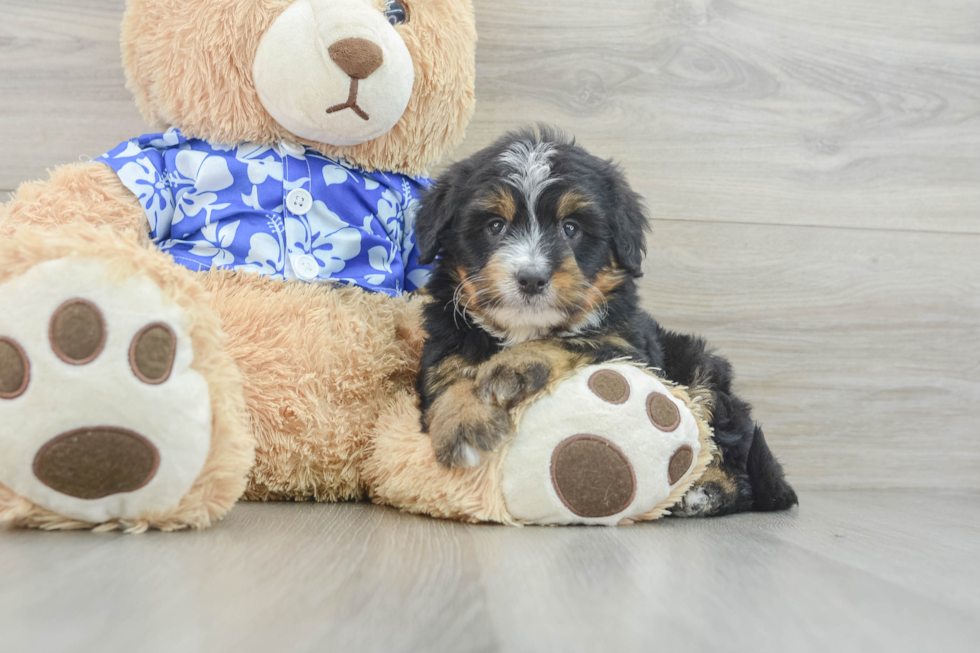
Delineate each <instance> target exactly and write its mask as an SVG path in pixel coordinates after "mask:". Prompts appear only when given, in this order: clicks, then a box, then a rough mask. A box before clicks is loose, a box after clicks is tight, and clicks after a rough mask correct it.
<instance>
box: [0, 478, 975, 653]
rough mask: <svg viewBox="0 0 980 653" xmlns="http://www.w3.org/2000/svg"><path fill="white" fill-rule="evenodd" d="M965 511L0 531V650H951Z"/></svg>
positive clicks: (239, 517)
mask: <svg viewBox="0 0 980 653" xmlns="http://www.w3.org/2000/svg"><path fill="white" fill-rule="evenodd" d="M978 496H980V495H977V494H971V495H964V494H959V495H957V494H942V493H937V492H931V493H927V494H923V495H921V497H920V500H917V501H909V497H908V495H907V493H896V492H890V493H868V492H854V493H820V492H804V493H803V494H802V497H801V499H802V508H801V509H800V510H799V511H793V512H790V513H786V514H781V515H740V516H736V517H732V518H723V519H718V520H669V521H663V522H660V523H655V524H644V525H637V526H633V527H628V528H621V529H605V528H525V529H513V528H507V527H494V526H482V527H481V526H465V525H461V524H456V523H450V522H440V521H436V520H432V519H428V518H424V517H416V516H409V515H403V514H400V513H397V512H396V511H394V510H390V509H385V508H380V507H374V506H367V505H363V504H348V505H310V504H305V505H304V504H268V505H265V504H242V505H239V506H237V507H236V508H235V509H234V510H233V511H232V513H231V514H230V516H229V518H228V519H227V520H226V521H225V522H224V523H222V524H220V525H219V526H217V527H216V528H213V529H211V530H209V531H205V532H202V533H184V534H161V533H149V534H146V535H143V536H121V535H91V534H87V533H76V534H54V533H38V532H19V531H0V572H2V575H3V578H4V582H3V583H2V584H0V633H2V635H0V637H2V641H3V644H4V651H5V653H20V652H21V651H25V652H26V651H39V650H42V651H49V650H52V651H53V650H57V651H65V652H87V651H97V650H98V651H115V650H129V649H131V648H133V647H134V646H137V645H138V647H139V649H140V650H146V651H150V652H155V651H173V650H181V651H187V653H195V652H196V651H215V650H219V651H225V650H236V651H242V652H248V651H268V650H276V651H290V652H291V651H311V652H312V651H324V650H357V651H419V650H432V651H454V652H468V651H568V650H619V651H650V650H685V651H692V652H699V651H717V650H719V647H723V648H724V649H725V650H726V651H732V652H739V651H786V650H792V651H827V650H834V651H879V650H889V651H895V652H896V653H901V652H904V651H923V650H944V651H951V652H958V651H967V650H972V649H973V645H974V643H975V641H976V638H977V637H978V636H980V625H978V624H980V620H978V619H977V617H978V612H980V608H978V605H977V603H976V601H975V600H972V599H970V600H964V597H965V596H967V592H969V591H972V590H973V587H975V585H974V584H973V583H972V582H971V580H972V579H974V578H975V577H976V574H977V566H978V563H977V562H976V558H975V556H974V555H972V549H973V548H974V547H975V542H976V534H977V533H976V527H975V526H972V525H973V524H976V523H977V520H978V518H980V508H978V506H980V503H978V502H977V500H976V499H977V497H978ZM912 523H921V524H922V525H923V527H924V531H925V532H924V533H922V534H919V535H918V536H912V537H909V535H910V530H911V529H910V527H909V525H910V524H912ZM968 525H970V526H968ZM837 535H841V536H843V537H836V536H837ZM923 546H925V547H928V549H929V550H930V551H932V552H933V553H934V554H935V555H936V556H938V557H947V558H949V562H950V564H949V565H938V564H929V563H928V561H927V560H926V557H927V556H928V555H929V554H928V552H923V551H920V547H923ZM968 549H969V550H971V551H970V552H968ZM917 561H925V562H926V564H923V565H921V566H919V567H916V568H914V569H911V568H910V567H911V566H912V564H913V563H915V562H917ZM956 569H958V570H959V573H954V571H955V570H956ZM923 588H926V589H923ZM968 598H969V597H968Z"/></svg>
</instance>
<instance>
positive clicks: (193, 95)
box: [122, 0, 476, 174]
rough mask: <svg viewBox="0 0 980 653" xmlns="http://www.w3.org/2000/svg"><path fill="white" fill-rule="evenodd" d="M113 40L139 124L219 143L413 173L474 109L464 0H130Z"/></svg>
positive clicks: (471, 31)
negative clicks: (314, 153) (305, 149)
mask: <svg viewBox="0 0 980 653" xmlns="http://www.w3.org/2000/svg"><path fill="white" fill-rule="evenodd" d="M122 50H123V64H124V67H125V69H126V76H127V79H128V85H129V88H130V90H131V91H132V92H133V94H134V95H135V96H136V102H137V105H138V106H139V109H140V111H141V112H142V114H143V116H144V118H145V119H146V120H147V122H149V123H150V124H151V125H153V126H155V127H165V126H175V127H178V128H179V129H180V130H181V131H182V132H183V133H184V134H185V135H186V136H188V137H191V138H200V139H204V140H208V141H212V142H216V143H224V144H233V145H234V144H240V143H245V142H252V143H258V144H265V145H272V144H275V143H278V142H280V141H281V140H284V139H286V140H294V141H299V142H302V143H304V144H305V145H307V146H309V147H311V148H313V149H315V150H318V151H320V152H321V153H323V154H325V155H327V156H332V157H338V158H344V159H346V160H348V161H350V162H351V163H353V164H355V165H357V166H360V167H363V168H365V169H368V170H379V169H380V170H391V171H396V172H403V173H407V174H420V173H422V172H424V171H425V170H426V169H427V168H428V167H429V166H430V165H432V164H433V163H435V162H436V161H437V160H438V159H439V158H440V157H441V156H442V155H443V154H444V153H445V152H446V151H448V150H449V149H451V148H452V147H453V146H455V145H456V144H457V143H458V142H459V141H460V140H461V139H462V137H463V133H464V131H465V128H466V125H467V123H468V122H469V119H470V117H471V115H472V113H473V106H474V78H475V68H476V64H475V50H476V28H475V21H474V16H473V7H472V3H471V0H388V1H385V0H128V5H127V9H126V16H125V19H124V21H123V29H122Z"/></svg>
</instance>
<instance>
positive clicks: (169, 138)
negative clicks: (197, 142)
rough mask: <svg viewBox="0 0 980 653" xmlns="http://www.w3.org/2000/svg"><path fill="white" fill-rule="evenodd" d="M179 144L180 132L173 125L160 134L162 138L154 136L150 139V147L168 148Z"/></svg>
mask: <svg viewBox="0 0 980 653" xmlns="http://www.w3.org/2000/svg"><path fill="white" fill-rule="evenodd" d="M179 144H180V132H179V131H177V129H176V128H174V127H171V128H170V129H168V130H167V131H165V132H164V133H162V134H160V138H154V139H153V140H151V141H150V147H152V148H156V149H158V150H166V149H168V148H171V147H175V146H177V145H179Z"/></svg>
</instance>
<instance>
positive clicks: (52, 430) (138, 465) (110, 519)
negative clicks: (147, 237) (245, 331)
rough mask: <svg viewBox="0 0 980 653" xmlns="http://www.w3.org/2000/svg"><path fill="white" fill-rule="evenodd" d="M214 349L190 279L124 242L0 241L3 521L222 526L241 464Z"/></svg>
mask: <svg viewBox="0 0 980 653" xmlns="http://www.w3.org/2000/svg"><path fill="white" fill-rule="evenodd" d="M9 208H10V207H9V206H8V209H9ZM14 210H15V211H22V215H26V214H29V213H30V211H26V210H22V209H21V208H20V207H17V206H15V207H14ZM38 211H39V212H43V211H42V210H41V209H38ZM9 215H10V213H9V212H8V216H9ZM34 219H35V220H36V221H38V222H44V221H45V220H44V215H35V218H34ZM223 338H224V336H223V331H222V326H221V323H220V321H219V320H218V318H217V317H216V316H215V315H214V314H213V312H212V311H211V310H210V307H209V305H208V296H207V293H206V291H205V290H204V288H203V287H202V285H201V283H200V281H199V280H198V277H196V276H195V275H194V273H191V272H190V271H189V270H186V269H183V268H179V267H178V266H176V265H175V264H174V263H173V261H172V260H171V259H170V257H168V256H167V255H165V254H163V253H161V252H158V251H156V250H153V249H148V248H146V247H144V246H143V245H142V244H141V243H140V242H139V239H138V238H137V237H135V232H127V231H126V230H125V229H123V230H114V229H106V228H105V225H93V224H90V223H88V222H87V221H85V220H67V221H66V222H65V224H62V225H59V226H55V225H53V224H46V225H45V226H44V227H43V228H25V229H19V230H16V231H13V232H12V233H11V234H10V235H5V236H4V237H3V238H0V520H3V521H12V522H14V523H15V524H17V525H22V526H33V527H40V528H91V527H94V526H99V527H100V528H124V529H127V530H130V531H141V530H145V529H146V528H149V527H156V528H161V529H165V530H172V529H178V528H185V527H199V528H200V527H205V526H207V525H209V524H211V523H212V522H213V521H215V520H216V519H218V518H220V517H221V516H222V515H223V514H224V513H225V512H227V510H228V509H229V508H230V507H231V506H232V505H233V504H234V502H235V501H236V500H237V498H238V497H239V496H240V495H241V493H242V491H243V490H244V486H245V478H246V476H247V473H248V469H249V468H250V466H251V462H252V457H253V453H252V452H253V443H252V437H251V433H250V431H249V429H248V427H247V418H246V413H245V409H244V398H243V395H242V389H241V380H240V376H239V373H238V370H237V368H236V366H235V363H234V360H233V359H231V357H230V356H229V355H228V354H227V353H226V352H225V350H224V342H223Z"/></svg>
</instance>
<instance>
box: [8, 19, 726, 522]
mask: <svg viewBox="0 0 980 653" xmlns="http://www.w3.org/2000/svg"><path fill="white" fill-rule="evenodd" d="M475 43H476V31H475V27H474V17H473V10H472V6H471V3H470V0H406V1H404V2H394V1H392V2H379V1H375V0H295V1H293V2H290V1H288V0H244V1H243V0H130V1H129V3H128V8H127V11H126V15H125V20H124V23H123V33H122V44H123V62H124V65H125V68H126V73H127V78H128V81H129V86H130V88H131V90H132V91H133V93H134V95H135V97H136V101H137V103H138V105H139V108H140V110H141V111H142V113H143V115H144V117H145V118H146V120H147V121H148V122H149V123H151V124H153V125H156V126H159V127H160V128H161V130H165V131H161V133H158V134H152V135H148V136H143V137H140V138H136V139H133V140H131V141H128V142H126V143H123V144H122V145H120V146H119V147H118V148H115V149H114V150H111V151H110V152H109V153H108V154H106V155H105V156H103V157H100V158H99V159H97V160H96V161H94V162H92V163H88V164H80V165H70V166H64V167H61V168H58V169H56V170H55V171H54V172H53V173H52V174H51V178H50V179H49V180H47V181H43V182H37V183H29V184H24V185H23V186H22V187H21V188H20V189H19V190H18V192H17V194H16V195H15V197H14V198H13V200H12V201H11V202H10V203H9V204H7V205H5V206H4V207H2V208H0V520H2V521H9V522H12V523H14V524H16V525H20V526H29V527H40V528H47V529H55V528H93V527H95V528H98V529H102V530H105V529H114V528H122V529H125V530H127V531H131V532H140V531H143V530H146V529H147V528H150V527H154V528H160V529H164V530H174V529H180V528H187V527H193V528H204V527H207V526H209V525H211V524H212V523H213V522H214V521H216V520H217V519H219V518H221V517H222V516H223V515H224V514H225V513H226V512H227V511H228V510H229V509H230V508H231V507H232V505H233V504H234V503H235V502H236V501H237V500H238V499H239V498H244V499H252V500H308V499H315V500H319V501H337V500H349V499H357V498H363V497H370V498H372V499H373V500H375V501H377V502H381V503H387V504H390V505H395V506H398V507H400V508H403V509H406V510H411V511H415V512H423V513H427V514H432V515H436V516H443V517H452V518H459V519H466V520H471V521H475V520H492V521H498V522H503V523H621V522H624V521H629V520H637V519H652V518H656V517H658V516H660V515H662V514H664V512H665V511H666V509H667V508H669V507H670V506H671V505H673V504H674V503H676V502H677V501H678V499H679V498H680V497H681V496H682V495H683V493H684V492H685V491H686V490H687V489H688V488H689V487H690V486H691V484H692V483H693V482H694V481H695V480H696V479H697V478H698V477H699V476H700V475H701V474H702V473H703V471H704V469H705V467H706V466H707V464H708V462H709V460H710V458H711V455H712V452H713V446H712V444H711V442H710V433H709V429H708V428H707V427H706V426H705V423H706V422H705V420H706V418H707V413H706V411H707V410H708V407H707V406H704V405H703V404H702V403H701V402H699V401H698V400H697V399H696V398H695V399H692V398H691V396H689V395H688V394H687V393H686V392H685V390H684V389H681V388H675V387H668V386H666V385H664V384H662V383H661V382H660V381H658V380H657V379H656V378H655V377H654V376H653V375H651V374H650V373H649V372H647V371H646V370H640V369H638V368H635V367H632V366H628V365H605V366H599V367H597V368H594V369H584V370H580V371H578V372H577V373H576V375H575V376H574V377H571V378H568V379H565V380H563V383H561V384H558V385H556V386H554V387H551V388H548V389H547V390H546V392H545V393H543V394H544V395H547V396H542V397H540V400H539V401H537V402H536V403H533V404H531V405H530V406H529V407H528V406H525V407H522V408H521V410H520V415H517V416H516V417H519V418H521V419H523V423H524V424H525V425H526V427H525V428H524V429H523V430H521V431H520V432H518V433H517V434H516V435H512V437H511V438H510V439H508V441H507V443H506V444H505V445H504V447H503V448H501V450H499V451H496V452H489V453H488V455H486V456H485V458H484V460H483V461H482V462H480V464H478V465H476V466H474V467H472V468H469V469H455V470H448V469H445V468H443V467H441V466H440V465H438V463H437V462H436V461H435V457H434V455H433V452H432V448H431V446H430V443H429V440H428V437H427V436H426V435H425V434H423V433H421V432H420V430H419V414H418V407H417V397H416V396H415V394H414V390H413V383H414V377H415V374H416V371H417V368H418V358H419V352H420V346H421V341H422V338H423V334H422V333H421V329H420V321H419V308H420V305H421V303H422V302H423V301H424V299H423V298H421V297H419V296H417V294H415V293H411V292H410V291H412V290H415V289H416V288H418V287H420V286H422V285H423V284H424V282H425V274H426V271H425V268H423V267H421V266H419V265H418V262H417V254H418V252H417V248H415V246H414V241H413V234H412V229H413V220H414V211H415V209H416V202H417V201H418V199H419V198H420V196H421V193H422V190H423V188H424V186H425V185H426V180H425V179H424V178H422V177H421V175H424V174H425V172H426V170H427V169H428V167H429V166H430V165H432V164H433V163H435V162H436V161H437V160H438V159H439V158H440V157H441V156H442V155H443V154H445V153H446V152H447V151H448V150H449V149H450V148H452V147H453V146H454V145H456V144H457V143H458V142H459V141H460V139H461V138H462V136H463V133H464V130H465V127H466V124H467V122H468V120H469V118H470V116H471V114H472V111H473V104H474V99H473V91H474V73H475V64H474V52H475ZM610 393H611V394H610ZM617 393H618V394H617ZM614 395H615V396H614ZM627 397H632V399H630V401H629V402H628V401H627ZM651 401H653V402H654V403H656V404H657V405H658V406H661V408H662V407H663V406H667V407H668V408H670V411H668V412H670V413H671V414H673V413H674V412H676V417H677V419H676V421H675V420H673V418H671V420H669V421H671V424H664V423H658V422H657V420H656V419H653V417H652V415H653V413H651V412H650V410H649V406H651V405H654V404H653V403H650V402H651ZM590 402H591V403H590ZM657 402H659V403H657ZM634 404H635V405H634ZM569 405H574V406H576V410H582V407H584V409H585V412H586V413H588V414H589V415H591V416H592V417H591V420H592V423H591V424H589V423H585V422H583V421H582V420H581V419H577V418H575V415H577V414H579V413H577V412H576V411H572V412H570V411H569V410H568V409H567V407H568V406H569ZM661 413H662V410H661ZM558 416H563V419H564V421H562V419H558ZM573 418H575V419H573ZM586 422H588V420H586ZM586 427H588V433H587V434H586V435H587V437H585V438H584V439H583V437H582V433H583V430H582V429H583V428H586ZM604 429H605V430H604ZM571 436H574V437H571ZM597 443H598V444H597ZM597 446H598V449H597V448H596V447H597ZM597 452H598V453H597ZM599 459H602V460H603V461H605V462H603V464H602V465H600V466H599V467H596V465H595V464H593V463H595V461H596V460H599ZM597 474H598V475H599V476H598V477H597V476H596V475H597ZM597 479H598V480H599V481H601V482H603V483H605V482H606V481H609V483H607V485H608V487H613V489H614V490H615V491H614V492H612V493H610V492H609V491H604V493H600V494H597V493H596V490H595V483H596V480H597ZM608 487H607V490H608Z"/></svg>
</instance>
